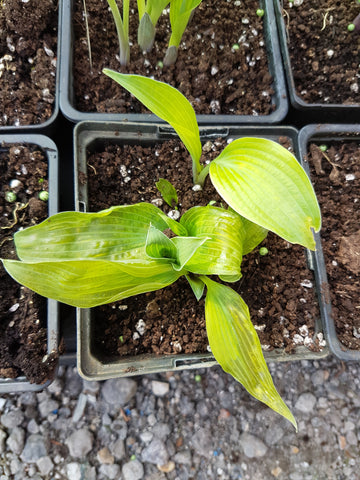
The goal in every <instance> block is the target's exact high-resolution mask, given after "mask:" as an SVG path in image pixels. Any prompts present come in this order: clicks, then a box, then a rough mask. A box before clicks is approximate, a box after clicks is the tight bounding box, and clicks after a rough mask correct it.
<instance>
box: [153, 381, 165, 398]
mask: <svg viewBox="0 0 360 480" xmlns="http://www.w3.org/2000/svg"><path fill="white" fill-rule="evenodd" d="M151 390H152V392H153V394H154V395H156V396H157V397H163V396H164V395H166V394H168V393H169V384H168V383H167V382H159V381H157V380H153V381H152V382H151Z"/></svg>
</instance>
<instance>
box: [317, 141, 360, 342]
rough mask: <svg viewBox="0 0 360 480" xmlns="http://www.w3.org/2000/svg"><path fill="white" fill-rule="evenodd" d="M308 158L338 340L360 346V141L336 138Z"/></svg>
mask: <svg viewBox="0 0 360 480" xmlns="http://www.w3.org/2000/svg"><path fill="white" fill-rule="evenodd" d="M309 160H310V166H311V174H312V180H313V182H314V185H315V190H316V193H317V195H318V199H319V203H320V207H321V211H322V218H323V227H322V230H321V239H322V247H323V251H324V257H325V262H326V269H327V275H328V281H329V286H330V297H331V304H332V312H333V318H334V321H335V327H336V331H337V334H338V337H339V340H340V341H341V342H342V343H343V344H344V345H345V346H346V347H347V348H349V349H352V350H354V349H355V350H359V349H360V304H359V298H360V206H359V201H360V199H359V192H360V143H359V142H333V143H331V144H329V145H328V150H327V151H326V153H323V152H322V151H321V150H320V149H319V146H318V145H316V144H311V145H310V147H309Z"/></svg>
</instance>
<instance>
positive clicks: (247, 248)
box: [241, 217, 268, 255]
mask: <svg viewBox="0 0 360 480" xmlns="http://www.w3.org/2000/svg"><path fill="white" fill-rule="evenodd" d="M241 220H242V223H243V226H244V230H245V239H244V243H243V249H244V250H243V255H247V254H248V253H250V252H252V251H253V250H254V248H255V247H257V246H258V245H259V243H261V242H262V241H263V240H264V239H265V238H266V236H267V234H268V230H266V228H263V227H260V225H257V224H256V223H253V222H250V220H248V219H247V218H245V217H242V218H241Z"/></svg>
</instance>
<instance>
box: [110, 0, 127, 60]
mask: <svg viewBox="0 0 360 480" xmlns="http://www.w3.org/2000/svg"><path fill="white" fill-rule="evenodd" d="M107 2H108V4H109V7H110V10H111V13H112V16H113V19H114V22H115V27H116V31H117V34H118V39H119V47H120V55H119V57H120V65H127V64H128V63H129V61H130V44H129V4H130V0H123V15H122V17H121V14H120V10H119V7H118V5H117V3H116V0H107Z"/></svg>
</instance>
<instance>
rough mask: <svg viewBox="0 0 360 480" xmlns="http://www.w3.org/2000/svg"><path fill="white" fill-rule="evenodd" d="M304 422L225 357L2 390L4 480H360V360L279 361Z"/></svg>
mask: <svg viewBox="0 0 360 480" xmlns="http://www.w3.org/2000/svg"><path fill="white" fill-rule="evenodd" d="M270 370H271V372H272V374H273V377H274V380H275V383H276V385H277V387H278V389H279V391H280V393H281V394H282V395H283V397H284V399H285V401H286V402H287V403H288V405H289V406H290V407H291V409H292V411H293V412H294V413H295V416H296V418H297V421H298V424H299V432H298V433H295V431H294V429H293V428H292V426H291V425H290V424H289V423H287V422H286V421H285V420H283V419H282V418H281V417H279V416H278V415H276V414H275V413H273V412H272V411H271V410H269V409H268V408H266V407H265V406H263V405H262V404H260V403H259V402H256V401H255V400H253V399H252V398H251V397H250V396H249V395H248V394H247V393H246V392H245V391H244V390H243V388H242V387H241V386H240V385H239V384H238V383H236V382H235V381H234V380H233V379H232V378H231V377H230V376H229V375H227V374H225V373H224V372H223V371H222V370H221V369H220V368H219V367H214V368H211V369H207V370H199V371H194V370H190V371H182V372H180V373H168V374H158V375H152V376H142V377H132V378H125V379H116V380H108V381H105V382H101V383H99V382H87V381H83V380H82V379H81V378H80V377H79V376H78V374H77V372H76V369H74V368H73V367H64V366H62V367H60V370H59V374H58V377H57V379H56V380H55V381H54V383H53V384H52V385H51V386H50V387H48V388H47V389H46V390H44V391H43V392H40V393H23V394H16V395H15V394H11V395H3V396H2V397H1V398H0V415H1V417H0V456H1V460H0V480H5V479H15V480H27V479H29V478H31V479H33V480H40V479H47V480H53V479H69V480H108V479H109V480H113V479H115V480H141V479H145V480H166V479H171V480H187V479H189V480H190V479H194V480H205V479H206V480H209V479H219V480H228V479H229V480H240V479H241V480H243V479H244V480H245V479H249V480H257V479H259V480H260V479H261V480H267V479H279V480H283V479H286V480H315V479H316V480H325V479H326V480H328V479H330V480H331V479H335V480H342V479H344V480H345V479H346V480H359V479H360V473H359V463H358V462H359V460H358V459H359V457H360V455H359V440H360V423H359V413H360V366H359V365H358V364H356V363H346V364H344V363H342V362H340V361H338V360H336V359H335V358H333V357H328V358H327V359H324V360H321V361H302V362H291V363H283V364H279V363H276V364H270Z"/></svg>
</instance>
